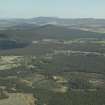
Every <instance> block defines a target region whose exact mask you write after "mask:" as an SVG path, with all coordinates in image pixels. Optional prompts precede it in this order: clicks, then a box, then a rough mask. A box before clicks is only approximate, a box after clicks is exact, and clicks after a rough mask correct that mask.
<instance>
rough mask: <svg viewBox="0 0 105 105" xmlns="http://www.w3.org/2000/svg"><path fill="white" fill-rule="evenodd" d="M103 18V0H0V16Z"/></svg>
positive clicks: (104, 2)
mask: <svg viewBox="0 0 105 105" xmlns="http://www.w3.org/2000/svg"><path fill="white" fill-rule="evenodd" d="M38 16H53V17H64V18H79V17H81V18H105V0H0V18H19V17H20V18H30V17H38Z"/></svg>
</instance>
